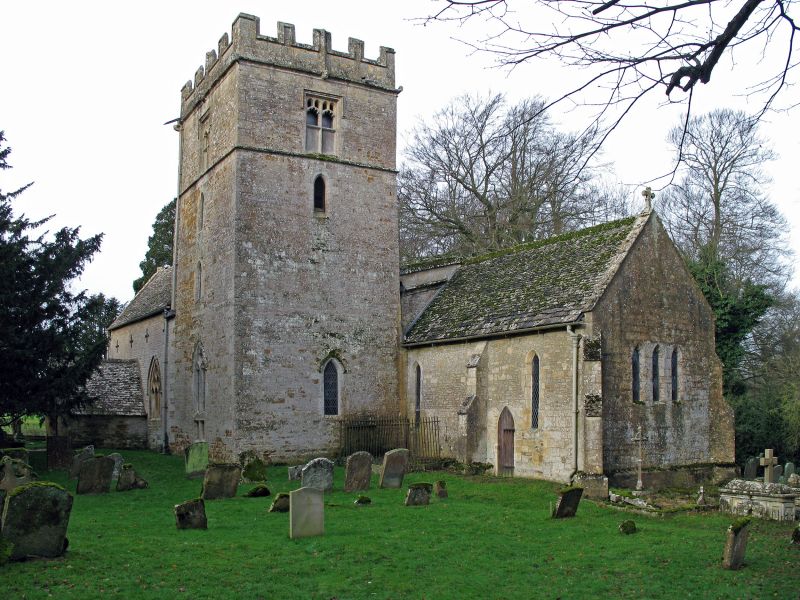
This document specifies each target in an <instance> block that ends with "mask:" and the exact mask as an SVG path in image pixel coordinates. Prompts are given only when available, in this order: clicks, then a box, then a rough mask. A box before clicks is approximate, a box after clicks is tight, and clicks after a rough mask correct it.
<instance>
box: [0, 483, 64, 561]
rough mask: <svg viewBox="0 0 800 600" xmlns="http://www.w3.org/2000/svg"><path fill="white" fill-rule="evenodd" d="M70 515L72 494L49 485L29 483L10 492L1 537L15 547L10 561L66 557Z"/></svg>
mask: <svg viewBox="0 0 800 600" xmlns="http://www.w3.org/2000/svg"><path fill="white" fill-rule="evenodd" d="M71 512H72V494H70V493H69V492H67V490H65V489H64V488H62V487H61V486H60V485H56V484H55V483H50V482H49V481H37V482H34V483H29V484H27V485H23V486H21V487H18V488H17V489H15V490H14V491H13V492H10V493H9V495H8V498H6V504H5V510H4V511H3V522H2V528H0V536H2V537H3V538H4V539H5V540H7V541H9V542H11V543H12V544H13V545H14V546H13V548H12V552H11V559H12V560H18V559H23V558H26V557H28V556H42V557H47V558H54V557H56V556H61V555H62V554H64V551H65V550H66V549H67V526H68V525H69V515H70V513H71Z"/></svg>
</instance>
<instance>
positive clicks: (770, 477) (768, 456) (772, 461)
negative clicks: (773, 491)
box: [759, 448, 778, 483]
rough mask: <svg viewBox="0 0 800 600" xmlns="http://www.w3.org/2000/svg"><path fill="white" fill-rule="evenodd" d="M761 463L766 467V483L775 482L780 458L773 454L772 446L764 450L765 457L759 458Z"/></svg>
mask: <svg viewBox="0 0 800 600" xmlns="http://www.w3.org/2000/svg"><path fill="white" fill-rule="evenodd" d="M759 463H760V464H761V466H762V467H764V483H775V481H777V480H776V479H775V471H774V469H775V465H777V464H778V459H777V458H776V457H775V456H773V454H772V448H767V449H766V450H764V457H763V458H762V459H760V460H759Z"/></svg>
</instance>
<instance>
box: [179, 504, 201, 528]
mask: <svg viewBox="0 0 800 600" xmlns="http://www.w3.org/2000/svg"><path fill="white" fill-rule="evenodd" d="M175 525H176V526H177V528H178V529H208V519H206V505H205V502H203V499H202V498H196V499H195V500H187V501H186V502H182V503H181V504H176V505H175Z"/></svg>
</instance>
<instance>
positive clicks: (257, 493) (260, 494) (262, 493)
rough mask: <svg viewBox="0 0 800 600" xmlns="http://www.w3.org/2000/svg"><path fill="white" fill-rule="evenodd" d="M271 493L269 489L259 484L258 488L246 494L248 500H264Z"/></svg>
mask: <svg viewBox="0 0 800 600" xmlns="http://www.w3.org/2000/svg"><path fill="white" fill-rule="evenodd" d="M270 494H271V492H270V491H269V488H268V487H267V486H266V485H264V484H263V483H259V484H258V485H257V486H256V487H254V488H253V489H252V490H250V491H249V492H247V493H246V494H245V497H247V498H264V497H266V496H269V495H270Z"/></svg>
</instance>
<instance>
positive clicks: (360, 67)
mask: <svg viewBox="0 0 800 600" xmlns="http://www.w3.org/2000/svg"><path fill="white" fill-rule="evenodd" d="M394 60H395V53H394V51H393V50H392V49H390V48H381V49H380V54H379V56H378V58H377V59H369V58H366V57H364V45H363V42H361V41H360V40H356V39H353V38H350V39H349V40H348V50H347V52H341V51H337V50H334V49H333V48H332V46H331V37H330V34H329V33H327V32H326V31H324V30H314V36H313V44H312V45H305V44H301V43H298V42H296V41H295V31H294V27H293V26H292V25H289V24H286V23H278V27H277V35H276V36H275V37H270V36H266V35H262V34H261V33H260V31H259V21H258V19H257V18H256V17H253V16H250V15H246V14H241V15H239V16H238V17H237V18H236V20H235V21H234V23H233V30H232V35H231V37H229V36H228V34H225V35H223V36H222V38H221V39H220V40H219V44H218V46H217V48H216V49H215V50H212V51H210V52H208V53H207V54H206V60H205V65H204V66H201V67H200V68H199V69H198V70H197V72H196V73H195V75H194V79H193V80H192V81H189V82H187V83H186V85H185V86H184V87H183V89H182V92H181V113H180V119H179V121H178V124H177V125H176V130H177V131H178V132H179V135H180V174H179V181H180V183H179V188H180V189H179V195H178V203H177V210H176V224H175V256H174V264H173V265H172V266H171V267H169V268H164V269H160V270H159V271H158V273H156V274H155V275H154V276H153V278H152V279H151V280H150V281H149V282H148V283H147V284H146V285H145V286H144V287H143V288H142V290H141V291H140V292H139V294H137V296H136V297H135V298H134V299H133V300H132V301H131V303H130V304H129V305H128V306H127V307H126V308H125V309H124V311H123V312H122V313H121V315H120V316H119V318H118V319H117V321H116V322H115V323H114V324H113V325H112V326H111V328H110V334H111V341H110V346H109V358H110V359H117V360H129V361H134V360H135V361H136V363H137V364H138V366H139V370H140V376H141V382H142V389H143V390H144V393H143V399H144V405H145V406H144V408H145V411H146V413H147V422H148V426H147V429H148V432H147V439H148V445H149V446H150V447H151V448H154V449H162V448H168V449H169V450H170V451H173V452H180V451H181V450H182V449H183V448H185V447H186V446H187V445H188V444H189V443H191V442H192V441H195V440H207V441H208V442H209V444H210V448H211V453H212V458H214V459H218V460H231V459H235V458H236V457H237V456H239V455H240V454H241V453H243V452H246V451H252V452H255V453H257V454H260V455H262V456H264V457H267V458H269V459H271V460H273V461H299V460H300V459H303V458H307V457H310V456H317V455H324V454H327V455H331V454H334V453H336V452H337V450H338V444H339V439H338V432H339V422H340V420H341V419H342V418H343V417H345V416H348V415H358V414H375V415H407V416H408V417H409V418H410V419H412V420H418V419H420V418H422V417H426V416H436V417H438V419H439V422H440V428H441V431H440V442H441V446H442V448H441V451H442V454H443V455H444V456H450V457H454V458H457V459H459V460H462V461H465V462H466V461H479V462H489V463H492V464H493V465H494V467H495V469H496V471H497V472H498V473H500V474H509V475H518V476H525V477H539V478H545V479H552V480H558V481H570V480H573V479H575V478H576V477H577V478H583V479H585V480H591V481H593V482H594V483H593V485H599V486H600V487H604V486H606V485H607V479H606V478H607V477H608V478H610V479H611V481H612V482H615V481H616V482H621V483H623V484H625V483H628V482H629V479H630V477H631V473H632V472H633V470H634V469H635V468H636V467H637V465H638V462H637V461H638V457H639V450H640V449H641V454H642V463H643V466H644V469H645V471H646V473H647V475H646V477H650V478H651V479H652V480H653V482H655V483H657V482H656V479H659V481H660V480H661V479H663V478H664V477H665V475H664V474H665V473H666V474H672V475H675V474H680V477H684V478H687V477H688V478H690V479H691V478H699V477H708V476H709V475H713V474H714V471H715V470H716V471H719V469H720V466H722V467H723V468H724V467H725V466H729V465H730V464H731V463H732V462H733V460H734V450H733V448H734V444H733V415H732V411H731V409H730V408H729V406H728V405H727V404H726V402H725V400H724V399H723V397H722V387H721V365H720V361H719V359H718V358H717V356H716V354H715V351H714V333H713V332H714V322H713V315H712V312H711V309H710V308H709V306H708V305H707V303H706V302H705V299H704V298H703V295H702V293H701V292H700V291H699V289H698V288H697V286H696V285H695V284H694V281H693V280H692V278H691V276H690V275H689V273H688V271H687V270H686V268H685V266H684V264H683V262H682V260H681V257H680V256H679V254H678V252H677V250H676V249H675V247H674V245H673V244H672V242H671V241H670V239H669V237H668V235H667V234H666V232H665V230H664V228H663V227H662V225H661V223H660V222H659V220H658V217H657V216H656V214H655V213H653V212H651V211H647V212H645V213H643V214H642V215H640V216H637V217H634V218H629V219H624V220H621V221H615V222H612V223H607V224H604V225H600V226H597V227H593V228H590V229H586V230H583V231H578V232H574V233H570V234H567V235H563V236H559V237H555V238H551V239H548V240H544V241H540V242H535V243H532V244H527V245H524V246H519V247H515V248H511V249H508V250H505V251H501V252H496V253H494V254H491V255H488V256H484V257H472V258H469V259H465V260H463V261H459V262H452V261H451V262H446V261H441V260H440V261H438V262H437V261H436V260H430V261H426V262H423V263H419V264H416V265H407V266H405V267H403V268H402V269H401V267H400V265H399V251H398V211H397V197H396V174H397V171H396V158H395V147H396V121H397V119H396V110H397V97H398V95H399V93H400V92H401V89H400V88H397V87H396V85H395V76H394ZM639 428H641V436H640V437H637V433H638V432H639ZM634 438H636V439H637V440H639V439H641V441H634ZM637 444H638V445H637ZM715 465H716V466H715ZM672 475H667V477H672ZM675 476H676V477H677V475H675ZM634 477H635V476H634Z"/></svg>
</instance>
